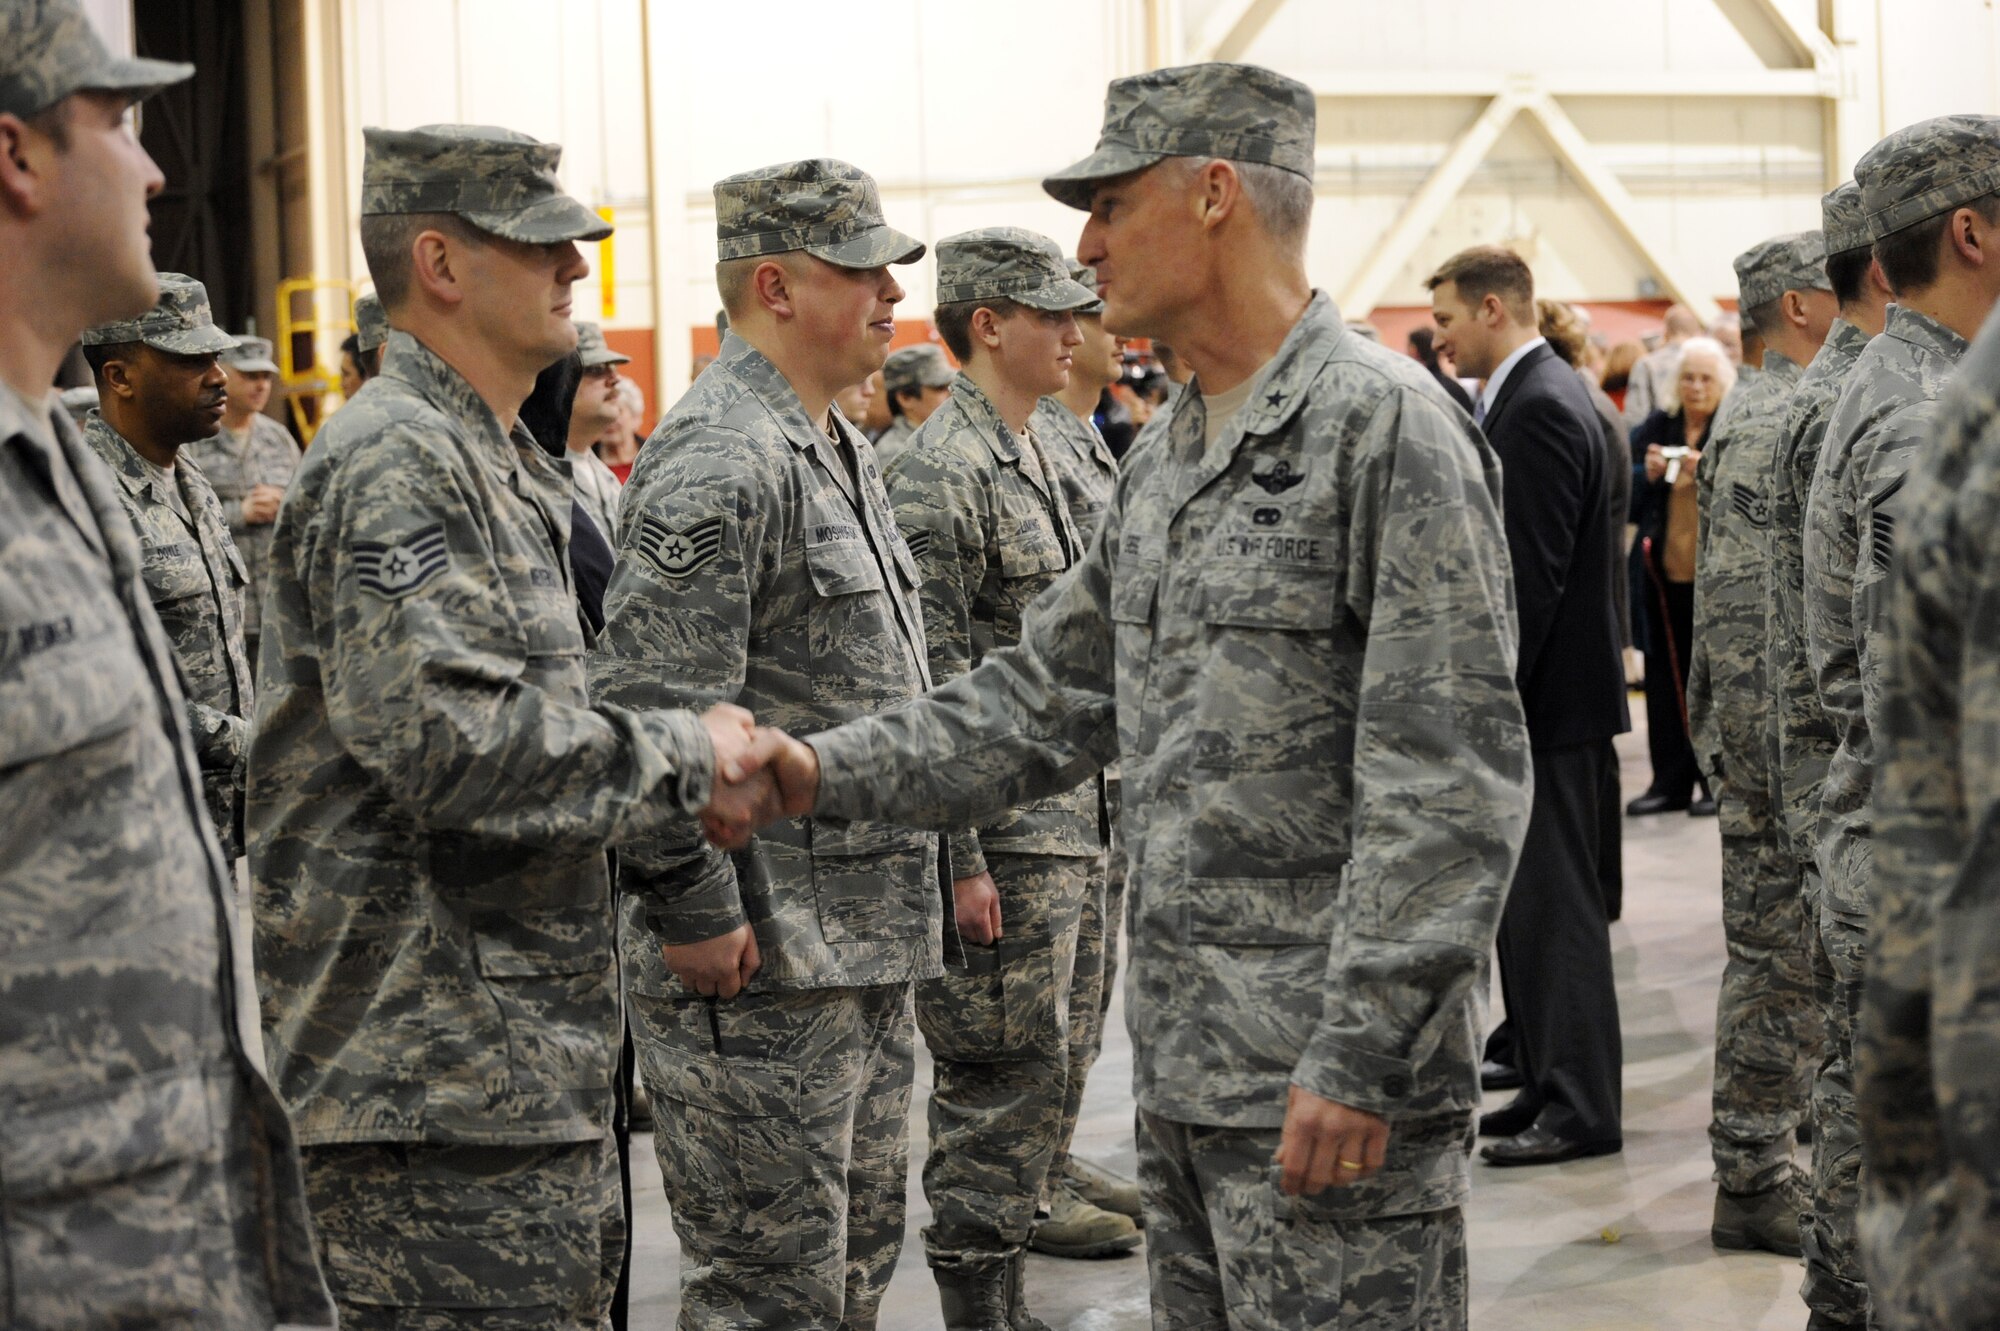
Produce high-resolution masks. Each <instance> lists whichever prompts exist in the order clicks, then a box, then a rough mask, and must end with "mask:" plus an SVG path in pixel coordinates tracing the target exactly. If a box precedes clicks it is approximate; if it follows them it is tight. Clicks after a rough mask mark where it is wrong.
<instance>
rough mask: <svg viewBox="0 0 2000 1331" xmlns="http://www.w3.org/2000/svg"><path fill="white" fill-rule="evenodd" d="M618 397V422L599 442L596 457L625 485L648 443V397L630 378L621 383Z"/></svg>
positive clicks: (619, 382)
mask: <svg viewBox="0 0 2000 1331" xmlns="http://www.w3.org/2000/svg"><path fill="white" fill-rule="evenodd" d="M617 394H618V419H617V420H616V421H615V422H614V423H613V424H612V425H611V427H610V428H609V429H607V430H606V431H605V432H604V437H603V438H601V439H599V440H598V441H597V456H598V457H599V458H601V459H603V461H604V465H605V466H606V467H608V468H609V469H610V471H611V474H612V475H613V476H616V477H617V478H618V483H619V484H620V485H623V484H624V483H625V482H626V481H628V480H630V479H631V477H632V463H633V462H634V461H636V460H637V459H638V456H639V445H641V444H643V443H645V442H646V397H645V394H643V393H641V392H640V391H639V385H637V384H635V383H633V382H632V381H631V380H630V379H620V380H619V381H618V388H617Z"/></svg>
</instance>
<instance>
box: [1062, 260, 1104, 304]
mask: <svg viewBox="0 0 2000 1331" xmlns="http://www.w3.org/2000/svg"><path fill="white" fill-rule="evenodd" d="M1068 263H1069V277H1070V281H1072V282H1075V283H1076V284H1077V285H1078V286H1085V287H1089V288H1090V289H1091V290H1092V291H1096V290H1097V270H1096V269H1095V268H1092V267H1091V266H1090V265H1089V264H1087V263H1078V262H1077V261H1076V260H1075V259H1071V260H1069V261H1068ZM1077 313H1078V314H1102V313H1104V302H1103V301H1101V300H1100V301H1098V302H1097V303H1096V304H1095V305H1086V306H1084V307H1083V308H1082V309H1080V310H1078V311H1077Z"/></svg>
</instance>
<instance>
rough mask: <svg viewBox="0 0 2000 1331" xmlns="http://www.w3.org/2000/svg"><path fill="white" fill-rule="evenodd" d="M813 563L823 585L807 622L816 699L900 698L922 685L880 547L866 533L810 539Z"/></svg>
mask: <svg viewBox="0 0 2000 1331" xmlns="http://www.w3.org/2000/svg"><path fill="white" fill-rule="evenodd" d="M806 571H807V572H808V573H809V574H810V575H811V577H812V585H813V591H814V592H815V593H817V595H816V596H815V598H814V603H813V605H812V606H811V608H810V610H809V611H808V614H809V616H810V618H809V622H808V624H807V646H808V650H809V651H810V653H811V660H810V662H809V663H808V668H809V669H810V671H811V673H812V694H813V699H814V701H816V702H825V703H858V702H887V701H891V700H895V701H900V700H902V699H904V698H907V697H910V696H912V695H913V694H914V693H915V692H917V691H918V687H919V686H918V684H917V681H916V678H915V667H914V665H913V664H911V660H912V658H911V656H910V653H909V651H908V649H907V648H906V646H905V644H904V642H903V639H902V630H901V628H900V627H899V626H898V624H897V622H896V616H895V610H894V608H893V604H892V602H891V601H890V599H889V597H890V592H889V587H888V581H887V579H886V578H884V577H883V574H882V565H881V564H880V563H878V562H877V561H876V558H875V553H874V551H873V550H871V549H869V548H868V546H867V545H866V544H864V543H862V542H859V541H830V542H826V543H824V544H818V545H808V546H807V547H806Z"/></svg>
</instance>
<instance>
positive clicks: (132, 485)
mask: <svg viewBox="0 0 2000 1331" xmlns="http://www.w3.org/2000/svg"><path fill="white" fill-rule="evenodd" d="M83 437H84V438H86V439H88V440H89V441H90V442H91V443H93V444H95V445H96V446H97V453H98V456H99V457H101V458H103V459H104V460H105V461H106V462H108V463H110V464H111V470H112V472H113V474H115V475H116V476H117V477H118V483H119V484H120V485H122V486H124V487H125V489H126V492H127V493H129V494H134V495H139V494H150V495H151V496H152V497H153V501H154V502H155V503H160V504H172V503H173V498H172V496H170V495H169V494H167V493H166V481H165V479H164V478H162V477H161V476H160V474H159V473H158V472H157V471H156V470H154V469H153V468H152V467H149V466H147V465H146V459H144V458H142V457H140V456H139V450H138V449H136V448H134V447H133V446H132V441H131V440H130V439H127V438H126V437H125V436H124V435H122V434H120V433H118V431H117V430H116V429H114V428H112V425H111V422H110V421H107V420H105V419H104V416H103V413H101V412H99V411H98V410H97V409H96V408H95V407H93V408H91V411H90V414H89V415H88V416H85V417H84V418H83ZM180 470H181V469H180V466H179V464H178V461H177V462H176V464H175V466H174V474H175V475H176V476H178V475H180Z"/></svg>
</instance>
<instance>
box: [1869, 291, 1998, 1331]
mask: <svg viewBox="0 0 2000 1331" xmlns="http://www.w3.org/2000/svg"><path fill="white" fill-rule="evenodd" d="M1996 328H2000V320H1996V319H1989V320H1988V322H1987V325H1986V330H1985V331H1984V332H1983V333H1982V334H1981V335H1980V337H1979V340H1978V341H1977V342H1975V343H1974V344H1973V346H1972V348H1971V350H1970V351H1969V352H1968V353H1967V355H1966V358H1965V361H1964V369H1963V373H1962V374H1960V375H1959V376H1958V377H1957V379H1956V380H1955V382H1954V385H1953V387H1952V389H1951V390H1950V392H1949V393H1948V394H1947V395H1946V397H1945V398H1944V399H1943V401H1942V402H1941V403H1940V404H1939V405H1940V410H1939V413H1938V415H1939V417H1940V421H1939V425H1940V428H1939V429H1938V431H1937V433H1936V434H1935V435H1934V436H1933V438H1932V439H1931V440H1929V441H1927V442H1926V444H1925V447H1924V450H1923V452H1924V456H1923V458H1922V459H1921V460H1920V461H1918V462H1917V463H1916V465H1915V466H1914V467H1913V468H1912V471H1911V476H1910V481H1909V484H1908V485H1907V487H1905V491H1904V493H1905V495H1906V496H1907V498H1906V499H1905V500H1904V501H1903V503H1902V504H1901V506H1900V508H1899V511H1898V518H1897V528H1898V530H1897V545H1898V547H1899V548H1898V550H1897V551H1896V555H1895V558H1894V560H1893V567H1892V572H1891V574H1890V578H1891V580H1892V582H1894V584H1895V591H1894V593H1893V594H1892V595H1891V598H1890V599H1891V601H1892V606H1891V610H1890V615H1889V624H1888V625H1887V628H1886V630H1885V632H1884V634H1883V644H1882V649H1881V652H1880V656H1881V657H1882V658H1883V664H1882V667H1881V676H1882V684H1881V691H1880V695H1879V699H1878V703H1877V706H1875V707H1871V712H1872V713H1873V717H1874V721H1875V726H1876V730H1875V734H1876V738H1877V744H1878V750H1877V752H1878V755H1879V758H1880V763H1881V768H1880V773H1879V776H1878V778H1877V782H1876V792H1875V793H1876V815H1875V817H1876V827H1875V866H1876V912H1877V913H1876V915H1875V917H1874V919H1873V920H1872V921H1871V922H1870V926H1871V927H1870V943H1869V945H1870V957H1869V967H1868V979H1867V989H1866V996H1865V999H1864V1001H1863V1003H1862V1008H1861V1019H1860V1024H1859V1029H1858V1031H1857V1033H1856V1036H1855V1064H1856V1074H1857V1075H1856V1078H1855V1081H1856V1089H1857V1091H1858V1092H1859V1103H1858V1109H1859V1117H1860V1124H1861V1133H1862V1141H1863V1144H1864V1146H1865V1148H1866V1150H1867V1152H1868V1169H1867V1173H1866V1177H1865V1184H1864V1186H1865V1192H1864V1196H1863V1216H1864V1219H1863V1221H1862V1225H1861V1233H1862V1236H1863V1238H1864V1241H1865V1243H1866V1246H1867V1257H1868V1259H1869V1287H1870V1292H1871V1294H1872V1296H1873V1298H1874V1303H1875V1311H1876V1313H1877V1314H1878V1315H1879V1316H1880V1318H1881V1324H1882V1325H1883V1326H1885V1327H1974V1326H1987V1325H1991V1323H1992V1320H1993V1316H1994V1309H1995V1307H1996V1306H2000V1287H1996V1285H1997V1284H2000V1276H1996V1270H2000V1268H1996V1263H1995V1258H1996V1256H2000V1244H1997V1243H1996V1238H1995V1229H1994V1224H1993V1216H1994V1214H1995V1208H1996V1201H2000V1168H1996V1165H1995V1162H1994V1157H1993V1151H1992V1142H1993V1140H1994V1134H1995V1131H1996V1127H2000V1066H1996V1064H1995V1063H1994V1060H1993V1057H1992V1033H1993V1028H1994V1000H1993V995H1994V992H1995V986H1994V969H1995V964H1996V958H2000V912H1996V910H1995V903H1996V901H2000V895H1996V893H1995V891H1994V878H1995V874H1996V871H2000V617H1996V615H1995V608H1996V607H2000V568H1997V567H1996V564H1995V562H1994V557H1993V533H1994V532H1995V530H2000V404H1996V401H1995V396H1994V391H1995V385H1996V384H1997V383H2000V333H1996V332H1995V329H1996Z"/></svg>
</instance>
